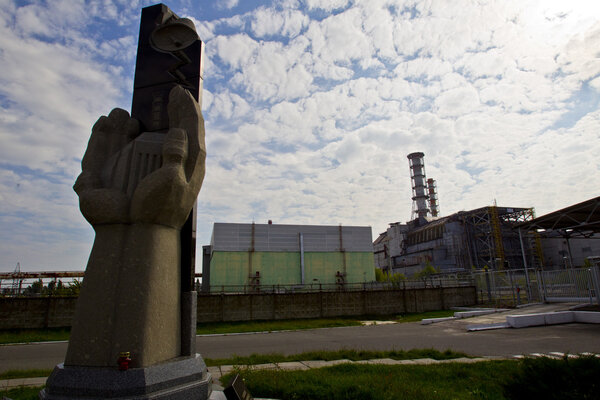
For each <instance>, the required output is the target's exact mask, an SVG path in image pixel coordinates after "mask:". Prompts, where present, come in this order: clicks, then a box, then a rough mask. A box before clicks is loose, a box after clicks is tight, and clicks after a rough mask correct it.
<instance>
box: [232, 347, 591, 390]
mask: <svg viewBox="0 0 600 400" xmlns="http://www.w3.org/2000/svg"><path fill="white" fill-rule="evenodd" d="M236 373H240V375H241V376H242V377H243V379H244V382H245V384H246V386H247V387H248V390H249V391H250V393H251V394H252V395H253V396H256V397H272V398H278V399H282V400H295V399H307V400H310V399H315V400H320V399H332V400H336V399H349V400H353V399H357V400H358V399H361V400H362V399H367V400H368V399H400V400H402V399H407V400H408V399H411V400H412V399H417V400H418V399H457V400H462V399H464V400H467V399H486V400H504V399H506V400H537V399H539V400H542V399H543V400H559V399H560V400H563V399H566V400H576V399H584V400H585V399H590V400H592V399H598V398H599V396H598V393H600V382H599V381H598V376H600V359H598V358H596V357H593V356H591V357H580V358H577V359H568V358H563V359H560V360H556V359H550V358H536V359H525V360H502V361H487V362H479V363H475V364H465V363H449V364H434V365H395V366H388V365H365V364H341V365H336V366H332V367H325V368H319V369H311V370H307V371H278V370H252V369H248V368H243V369H237V370H235V371H234V372H232V373H230V374H228V375H225V376H223V377H222V378H221V382H223V383H225V384H226V383H227V382H228V381H229V380H230V379H231V377H232V376H233V375H234V374H236Z"/></svg>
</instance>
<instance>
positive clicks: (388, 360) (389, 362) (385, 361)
mask: <svg viewBox="0 0 600 400" xmlns="http://www.w3.org/2000/svg"><path fill="white" fill-rule="evenodd" d="M369 362H370V364H379V365H398V364H401V363H402V360H394V359H391V358H377V359H373V360H369Z"/></svg>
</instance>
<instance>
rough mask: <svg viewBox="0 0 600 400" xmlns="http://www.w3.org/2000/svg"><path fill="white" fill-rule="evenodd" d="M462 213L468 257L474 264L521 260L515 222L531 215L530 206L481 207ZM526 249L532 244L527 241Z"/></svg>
mask: <svg viewBox="0 0 600 400" xmlns="http://www.w3.org/2000/svg"><path fill="white" fill-rule="evenodd" d="M460 214H462V215H461V217H462V221H463V224H464V229H465V235H466V243H467V245H468V250H469V260H470V261H471V263H472V266H474V267H476V268H485V267H487V268H492V269H504V268H507V267H508V268H514V267H516V266H518V265H521V264H522V263H523V261H522V258H521V254H522V253H521V244H520V240H519V237H518V233H517V232H515V231H514V230H513V229H512V228H513V226H514V225H515V224H516V223H519V222H524V221H530V220H532V219H533V218H534V211H533V209H532V208H507V207H497V206H490V207H483V208H479V209H476V210H473V211H469V212H466V213H460ZM527 244H528V248H526V249H524V250H525V252H526V253H529V254H533V253H534V250H533V249H535V247H534V246H533V245H532V243H531V242H530V241H528V242H527Z"/></svg>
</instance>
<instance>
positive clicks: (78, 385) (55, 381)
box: [40, 354, 212, 400]
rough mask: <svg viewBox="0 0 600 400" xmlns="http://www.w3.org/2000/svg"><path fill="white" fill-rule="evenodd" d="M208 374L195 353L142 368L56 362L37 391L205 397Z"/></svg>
mask: <svg viewBox="0 0 600 400" xmlns="http://www.w3.org/2000/svg"><path fill="white" fill-rule="evenodd" d="M211 383H212V377H211V375H210V374H209V373H208V372H207V369H206V364H205V363H204V361H203V360H202V357H201V356H200V355H199V354H196V355H195V356H193V357H181V358H178V359H175V360H172V361H168V362H164V363H160V364H156V365H152V366H149V367H146V368H132V369H129V370H127V371H119V369H118V368H117V367H116V366H115V368H97V367H78V366H65V365H64V364H59V365H57V366H56V367H55V368H54V371H53V372H52V374H51V375H50V377H49V378H48V381H47V383H46V388H45V389H44V390H43V391H42V392H40V399H41V400H75V399H82V400H83V399H85V400H96V399H98V400H99V399H132V400H133V399H135V400H138V399H139V400H142V399H144V400H145V399H153V400H154V399H160V400H191V399H194V400H206V399H208V398H209V397H210V395H211Z"/></svg>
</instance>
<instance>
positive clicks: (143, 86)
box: [40, 4, 211, 399]
mask: <svg viewBox="0 0 600 400" xmlns="http://www.w3.org/2000/svg"><path fill="white" fill-rule="evenodd" d="M201 49H202V42H201V41H200V40H199V38H198V36H197V35H196V32H195V29H194V26H193V23H192V22H191V21H190V20H187V19H181V18H179V17H178V16H177V15H175V14H174V13H173V12H172V11H171V10H169V9H168V8H167V7H166V6H164V5H162V4H159V5H156V6H152V7H147V8H144V9H143V11H142V20H141V27H140V39H139V45H138V57H137V63H136V77H135V82H134V95H133V106H132V113H131V116H130V115H129V113H127V112H126V111H124V110H121V109H114V110H113V111H111V112H110V114H109V115H108V116H103V117H101V118H100V119H99V120H98V122H96V124H95V125H94V127H93V129H92V135H91V138H90V141H89V144H88V148H87V150H86V152H85V155H84V157H83V160H82V172H81V175H80V176H79V177H78V178H77V181H76V183H75V185H74V189H75V191H76V192H77V194H78V195H79V203H80V209H81V212H82V214H83V215H84V217H85V218H86V220H87V221H88V222H89V223H90V224H91V225H92V226H93V228H94V231H95V233H96V237H95V240H94V244H93V247H92V252H91V254H90V258H89V261H88V265H87V268H86V272H85V278H84V280H83V285H82V289H81V294H80V297H79V300H78V304H77V310H76V314H75V318H74V321H73V327H72V331H71V338H70V340H69V347H68V350H67V355H66V359H65V362H64V364H59V365H58V366H57V367H56V368H55V370H54V372H53V373H52V375H51V376H50V377H49V378H48V382H47V385H46V389H45V390H44V391H42V392H41V393H40V398H42V399H77V398H86V399H101V398H102V399H106V398H117V399H119V398H121V399H125V398H127V399H129V398H135V399H207V398H208V397H209V396H210V392H211V390H210V382H211V377H210V374H208V373H207V372H206V365H205V364H204V362H203V360H202V357H201V356H200V355H199V354H196V352H195V326H196V318H195V315H196V299H197V297H196V292H195V291H194V288H193V281H194V268H193V265H194V247H195V237H194V226H195V220H194V215H195V214H194V211H195V202H196V198H197V196H198V193H199V191H200V187H201V185H202V180H203V178H204V172H205V158H206V150H205V145H204V121H203V119H202V113H201V110H200V101H201V79H202V77H201V55H202V52H201Z"/></svg>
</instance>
